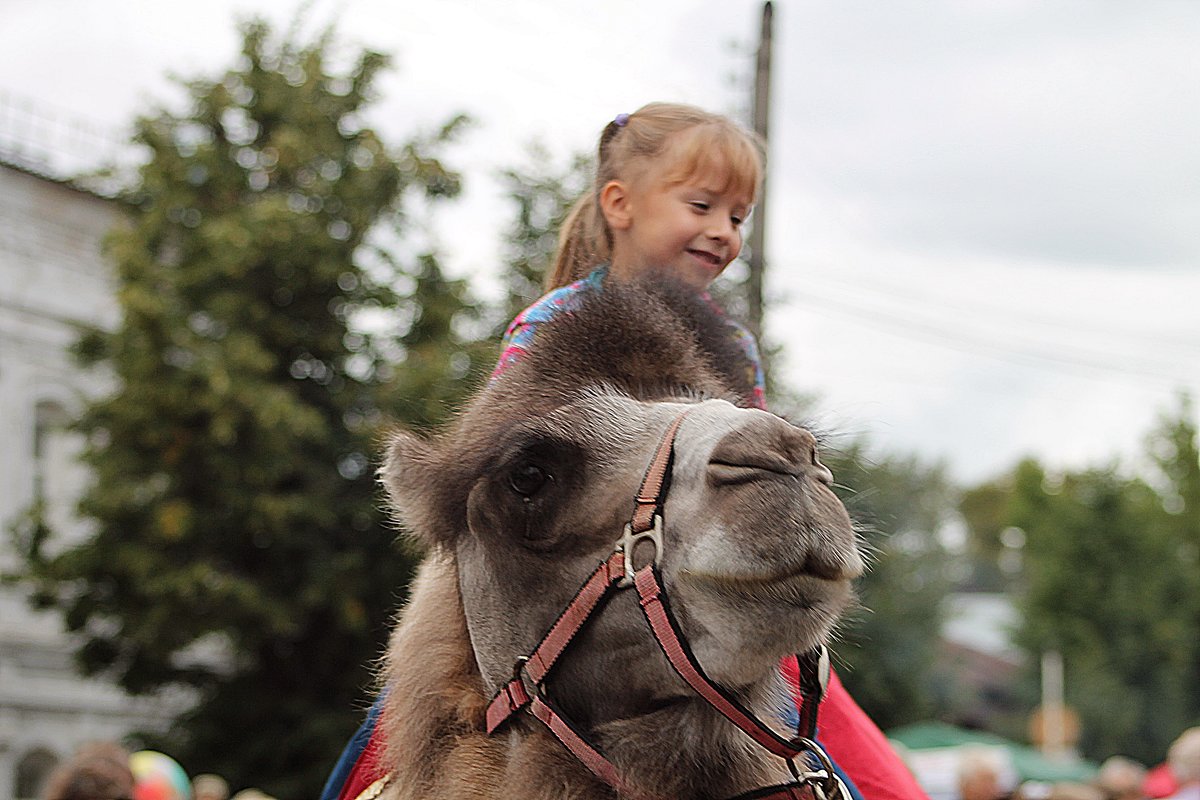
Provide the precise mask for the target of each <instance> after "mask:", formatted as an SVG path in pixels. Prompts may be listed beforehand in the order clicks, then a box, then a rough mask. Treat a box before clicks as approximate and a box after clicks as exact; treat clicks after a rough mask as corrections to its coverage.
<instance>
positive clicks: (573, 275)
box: [546, 191, 612, 291]
mask: <svg viewBox="0 0 1200 800" xmlns="http://www.w3.org/2000/svg"><path fill="white" fill-rule="evenodd" d="M610 236H611V234H610V233H609V232H608V226H607V225H606V224H605V223H604V218H603V216H602V215H601V214H600V203H599V201H597V199H596V194H595V192H594V191H590V192H588V193H586V194H585V195H584V196H583V197H581V198H579V199H578V200H576V201H575V205H574V206H572V207H571V212H570V213H569V214H567V218H566V219H565V220H563V224H562V231H561V232H560V233H559V235H558V253H557V254H556V255H555V257H554V269H552V270H551V271H550V274H549V275H547V277H546V290H547V291H551V290H553V289H558V288H561V287H563V286H566V285H568V284H571V283H574V282H575V281H577V280H580V279H581V278H585V277H587V274H588V273H589V272H591V271H592V270H593V269H595V268H596V266H598V265H599V264H603V263H604V262H606V261H608V260H609V258H610V257H611V255H612V242H611V241H610V238H609V237H610Z"/></svg>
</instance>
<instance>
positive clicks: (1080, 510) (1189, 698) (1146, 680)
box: [1009, 432, 1200, 761]
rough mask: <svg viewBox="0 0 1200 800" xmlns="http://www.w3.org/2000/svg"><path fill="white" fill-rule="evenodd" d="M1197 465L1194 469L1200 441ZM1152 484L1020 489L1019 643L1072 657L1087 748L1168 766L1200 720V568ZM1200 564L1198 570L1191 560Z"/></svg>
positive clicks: (1114, 481)
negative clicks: (1180, 736) (1171, 753)
mask: <svg viewBox="0 0 1200 800" xmlns="http://www.w3.org/2000/svg"><path fill="white" fill-rule="evenodd" d="M1192 442H1193V445H1192V448H1191V455H1190V456H1188V457H1191V458H1195V455H1194V453H1195V449H1194V432H1193V436H1192ZM1169 516H1170V515H1168V514H1167V513H1166V512H1165V511H1164V508H1163V498H1162V497H1161V496H1160V495H1158V494H1157V493H1156V492H1155V491H1154V490H1152V489H1151V488H1150V486H1149V485H1147V484H1146V483H1145V482H1144V481H1142V480H1140V479H1137V478H1128V477H1123V476H1121V475H1120V474H1119V473H1118V472H1117V470H1115V469H1111V468H1110V469H1092V470H1086V471H1081V472H1073V473H1068V474H1065V475H1062V476H1053V475H1048V474H1047V473H1046V471H1045V470H1044V469H1043V468H1042V467H1041V466H1040V465H1039V464H1037V463H1036V462H1032V461H1027V462H1023V463H1022V464H1020V465H1019V466H1018V467H1017V469H1016V471H1015V473H1014V477H1013V495H1012V504H1011V507H1010V509H1009V521H1010V523H1011V524H1013V525H1016V526H1018V527H1020V528H1021V529H1022V530H1023V531H1024V532H1025V535H1026V544H1025V548H1024V571H1023V576H1022V580H1023V583H1024V593H1023V597H1022V598H1021V610H1022V612H1023V624H1022V628H1021V631H1020V633H1019V639H1020V642H1021V644H1022V645H1023V646H1025V647H1026V648H1027V649H1028V650H1029V651H1030V653H1031V654H1032V655H1034V656H1035V658H1033V659H1031V661H1032V662H1033V663H1036V662H1037V659H1036V655H1037V654H1039V653H1041V652H1043V651H1045V650H1050V649H1053V650H1057V651H1060V652H1061V653H1062V654H1063V659H1064V663H1065V666H1066V674H1067V687H1066V700H1067V703H1068V704H1069V705H1071V706H1073V707H1074V708H1075V709H1077V711H1078V713H1079V715H1080V719H1081V722H1082V735H1081V740H1080V748H1081V750H1082V751H1083V752H1084V754H1085V755H1089V756H1091V757H1093V758H1103V757H1106V756H1108V755H1112V754H1114V753H1125V754H1128V755H1131V756H1134V757H1136V758H1140V759H1143V760H1146V761H1152V760H1155V759H1160V758H1161V756H1162V753H1163V752H1164V751H1165V749H1166V746H1167V745H1168V744H1169V742H1170V740H1171V737H1172V736H1174V735H1175V734H1176V733H1178V731H1179V730H1181V729H1182V728H1184V727H1186V726H1187V725H1188V724H1190V723H1191V722H1194V720H1195V717H1196V714H1197V712H1198V711H1200V703H1198V692H1197V689H1196V683H1195V680H1194V677H1193V676H1194V675H1195V670H1196V659H1197V655H1198V651H1197V641H1198V640H1200V629H1198V628H1197V624H1196V622H1197V620H1196V616H1195V609H1196V603H1197V594H1198V592H1200V587H1198V586H1197V581H1196V575H1197V574H1198V571H1197V564H1196V560H1195V556H1194V553H1195V551H1194V549H1191V550H1189V548H1188V547H1187V545H1186V543H1185V542H1183V541H1181V539H1180V536H1179V533H1178V530H1177V529H1176V527H1174V526H1173V525H1172V524H1171V520H1170V519H1169ZM1189 552H1190V553H1191V554H1192V555H1191V560H1190V561H1188V560H1187V559H1186V557H1185V558H1181V555H1183V556H1186V555H1187V553H1189Z"/></svg>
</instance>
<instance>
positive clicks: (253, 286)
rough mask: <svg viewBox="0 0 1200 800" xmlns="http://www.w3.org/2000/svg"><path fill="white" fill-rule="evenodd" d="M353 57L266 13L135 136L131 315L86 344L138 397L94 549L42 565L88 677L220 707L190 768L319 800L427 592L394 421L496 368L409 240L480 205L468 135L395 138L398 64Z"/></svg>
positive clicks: (95, 458)
mask: <svg viewBox="0 0 1200 800" xmlns="http://www.w3.org/2000/svg"><path fill="white" fill-rule="evenodd" d="M333 58H334V55H333V53H332V41H331V37H330V36H329V35H328V34H327V35H325V36H323V37H321V38H319V39H317V40H316V41H314V42H312V43H307V44H299V43H295V42H293V41H279V40H278V39H277V38H276V37H274V36H273V35H272V33H271V31H270V30H269V29H268V27H267V26H266V25H265V24H263V23H259V22H252V23H249V24H247V25H245V26H243V29H242V52H241V58H240V60H239V62H238V63H237V65H236V66H235V67H234V68H233V69H231V70H230V71H229V72H228V73H227V74H225V75H224V76H223V77H222V78H220V79H219V80H215V81H206V80H200V81H196V82H193V83H190V84H188V85H187V92H188V98H189V100H190V102H191V108H190V110H188V111H187V113H184V114H173V113H169V112H166V111H163V112H159V113H157V114H155V115H153V116H150V117H148V118H145V119H141V120H139V121H138V123H137V141H138V142H140V143H141V144H142V145H144V146H145V148H146V149H147V150H148V154H149V157H148V161H147V162H146V163H145V165H144V166H143V167H142V168H141V170H140V172H139V174H138V177H137V180H136V185H134V186H133V187H132V188H131V189H130V190H129V191H127V192H126V194H125V195H124V197H123V200H124V201H125V203H126V204H127V207H128V211H129V221H128V224H126V225H124V226H122V227H121V228H120V229H119V230H117V231H116V232H115V233H114V234H113V235H112V236H111V239H110V241H109V246H108V255H109V256H110V260H111V261H112V262H113V263H114V264H115V266H116V271H117V287H118V301H119V304H120V308H121V311H122V317H123V318H122V322H121V324H120V326H119V327H118V328H117V329H116V330H115V331H112V332H111V333H104V332H95V333H92V334H90V335H88V336H86V337H84V339H83V340H82V341H81V343H80V346H79V351H80V353H81V355H82V356H83V357H84V359H85V360H86V361H87V362H89V363H91V364H93V365H96V366H99V367H102V368H104V369H106V370H108V371H110V372H111V374H113V375H114V376H115V379H116V385H117V388H116V390H115V392H114V393H113V394H112V395H111V396H108V397H106V398H104V399H102V400H100V401H98V402H95V403H94V404H92V405H91V406H90V407H89V408H88V409H87V410H86V412H85V414H84V416H83V418H82V419H81V420H80V421H79V423H78V428H79V430H80V431H81V432H83V433H84V434H85V435H86V438H87V442H88V446H87V451H86V461H87V463H88V465H89V466H90V467H91V469H92V470H93V474H94V480H93V482H92V484H91V487H90V489H89V490H88V491H87V493H86V496H85V497H84V499H83V501H82V504H81V511H82V513H83V515H84V516H85V517H87V518H90V520H91V521H92V523H93V525H94V533H93V535H91V536H90V537H89V538H88V539H87V540H86V541H83V542H82V543H80V544H78V545H77V546H73V547H70V548H68V549H65V550H61V548H60V551H59V552H54V551H53V549H52V548H51V549H47V548H45V547H41V546H40V545H41V544H45V541H44V540H45V538H46V537H44V536H43V537H41V538H40V539H39V540H37V541H35V540H34V539H30V540H28V541H27V544H28V545H29V546H28V547H27V553H26V555H27V556H28V566H29V570H28V572H29V577H30V578H31V579H32V581H33V582H34V584H35V585H36V586H37V587H38V594H37V596H38V597H39V599H40V602H41V603H42V604H44V605H47V606H54V607H57V608H59V609H61V611H62V613H63V614H64V617H65V620H66V623H67V626H68V627H69V628H70V630H72V631H76V632H78V633H79V634H80V636H81V641H82V645H81V648H80V650H79V657H80V660H81V663H82V664H83V666H84V667H85V668H86V669H87V671H89V672H93V673H95V672H105V673H109V674H111V675H112V676H114V677H115V678H116V679H117V680H118V681H119V682H120V683H121V684H122V685H123V686H124V687H126V688H127V689H129V690H131V691H134V692H147V691H153V690H156V689H159V688H161V687H167V686H178V685H183V686H186V687H191V689H193V690H194V691H195V692H196V696H197V697H198V698H199V702H198V703H197V705H196V706H195V708H194V709H193V710H192V711H191V712H189V713H188V714H187V716H186V717H185V718H184V719H183V720H181V721H180V723H179V725H178V727H177V729H176V731H175V736H174V741H173V743H172V747H173V748H174V752H176V753H178V754H179V756H180V758H181V759H182V760H183V761H184V763H185V764H187V766H188V768H189V770H191V771H193V772H203V771H214V772H219V773H221V774H223V775H225V776H226V777H228V778H229V779H230V781H231V782H232V783H233V784H234V786H235V787H237V786H246V785H255V786H260V787H262V788H264V789H266V790H267V791H268V792H270V793H272V794H275V795H278V796H283V797H299V796H313V795H315V794H316V793H317V791H318V790H319V788H320V783H321V781H322V780H323V778H324V776H325V775H326V774H327V772H328V770H329V768H330V767H331V766H332V763H333V761H334V759H335V758H336V756H337V753H338V752H339V750H340V749H341V746H342V745H343V744H344V743H345V741H346V739H347V738H348V736H349V734H350V732H351V731H352V730H353V729H354V727H355V726H356V724H357V723H358V721H359V720H358V718H357V717H358V715H357V714H356V713H355V711H354V709H355V708H361V707H362V705H363V700H364V698H365V696H366V692H367V691H368V690H369V689H370V685H371V682H372V676H371V675H370V673H369V665H370V664H371V663H372V662H373V661H374V660H375V659H376V658H377V657H378V655H379V654H380V652H381V649H382V643H383V641H384V637H385V634H386V629H387V627H388V622H389V620H390V617H391V614H392V613H393V611H394V609H395V608H396V606H397V604H398V602H399V601H400V600H401V599H402V597H403V594H404V591H405V587H406V583H407V581H408V578H409V575H410V570H411V557H410V556H409V555H407V554H406V553H405V552H403V551H402V550H401V549H400V548H398V547H397V545H396V543H395V539H396V535H395V532H394V530H392V528H391V526H390V525H389V522H388V520H387V519H386V518H385V517H384V515H383V513H382V511H381V503H380V501H379V497H378V494H377V491H376V486H375V481H374V463H375V461H376V456H375V452H376V447H377V444H378V442H377V435H378V431H379V427H380V425H381V424H382V423H383V422H384V421H385V420H389V419H394V418H397V417H400V418H402V419H406V420H408V421H415V422H418V423H430V422H432V421H434V420H436V419H437V418H438V417H439V416H440V415H442V414H444V413H445V409H446V408H447V407H448V406H449V405H451V404H453V402H454V401H455V398H456V397H457V396H458V395H461V393H462V392H463V389H464V387H465V386H466V384H467V382H466V381H463V380H462V377H463V376H464V375H466V374H468V373H469V372H471V370H472V369H473V368H475V365H476V362H477V361H478V358H479V356H478V353H477V351H476V350H474V349H472V344H471V342H470V341H468V339H469V337H467V336H465V335H464V334H463V328H462V325H461V324H459V322H460V317H463V316H466V315H469V314H470V313H472V310H473V309H472V307H471V304H470V302H469V300H468V298H467V297H466V295H465V293H464V287H463V286H462V284H461V283H460V282H454V281H448V280H446V279H445V277H444V276H443V275H442V273H441V271H440V269H439V267H438V264H437V261H436V258H435V256H434V255H432V254H426V255H423V256H420V257H417V258H415V259H414V263H406V264H401V263H398V262H397V261H396V259H395V258H394V257H392V256H390V255H389V250H388V249H387V248H385V247H384V245H385V244H390V243H392V242H396V241H402V240H403V239H404V237H405V236H406V235H407V234H410V233H411V232H412V231H413V230H414V227H413V226H414V225H415V223H414V222H413V220H412V216H413V215H412V213H411V212H410V211H409V209H410V208H411V207H412V206H413V205H415V204H416V201H418V200H419V201H420V205H421V207H423V208H427V207H428V206H429V204H430V203H431V202H436V201H438V200H440V199H443V198H451V197H453V196H455V195H456V194H457V192H458V191H459V178H458V176H457V175H456V174H455V173H454V172H453V171H452V170H450V169H448V168H447V167H445V166H444V165H443V164H442V162H441V161H440V160H439V153H440V149H441V146H442V145H443V144H445V143H446V142H448V141H449V140H450V139H451V138H452V137H453V136H454V134H455V133H456V132H457V131H458V130H459V128H460V126H461V122H462V120H461V119H454V120H450V121H449V122H448V123H447V124H446V125H445V126H443V127H442V128H441V129H439V130H436V131H434V132H432V133H429V134H424V135H420V136H415V137H414V138H413V139H412V140H411V141H409V142H408V143H406V144H405V145H403V146H402V147H400V148H398V149H392V148H389V147H388V146H387V145H385V143H384V142H383V141H382V140H381V138H380V137H379V136H378V135H377V134H376V133H375V132H374V131H372V130H371V129H369V128H367V127H365V126H364V124H363V121H362V113H363V111H364V109H365V108H366V107H367V106H368V105H369V102H370V100H371V99H372V87H373V84H374V81H375V79H376V77H377V75H378V73H379V71H380V70H381V69H382V68H383V67H384V66H385V65H386V61H387V59H386V58H385V57H384V56H382V55H381V54H379V53H375V52H370V51H365V52H361V53H358V54H357V56H356V57H355V58H354V59H352V63H351V62H339V63H348V64H349V65H348V66H347V67H346V68H344V69H342V70H340V71H339V70H335V69H333V68H332V67H331V66H330V62H331V60H332V59H333ZM397 286H399V287H400V288H401V291H400V292H397V290H396V287H397Z"/></svg>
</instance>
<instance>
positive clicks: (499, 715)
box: [487, 550, 625, 733]
mask: <svg viewBox="0 0 1200 800" xmlns="http://www.w3.org/2000/svg"><path fill="white" fill-rule="evenodd" d="M624 577H625V554H624V553H622V552H621V551H620V550H618V551H616V552H614V553H613V554H612V555H610V556H609V557H608V559H607V560H605V561H603V562H601V564H600V566H598V567H596V569H595V571H594V572H592V574H591V576H590V577H589V578H588V579H587V581H585V582H584V584H583V586H582V587H580V589H579V591H578V592H576V593H575V597H574V598H572V600H571V602H570V603H568V604H567V607H566V608H565V609H563V612H562V614H560V615H559V617H558V619H557V620H555V622H554V624H553V625H551V626H550V630H549V631H547V632H546V635H545V636H543V637H542V640H541V641H540V642H538V645H537V647H535V648H534V649H533V652H531V653H530V654H529V655H528V656H526V657H525V658H523V659H521V660H518V661H517V664H516V667H515V668H514V670H513V677H512V680H510V681H509V682H508V683H506V684H505V685H504V686H502V687H501V688H500V691H499V692H497V693H496V696H495V697H493V698H492V701H491V703H490V704H489V705H488V709H487V732H488V733H491V732H492V731H494V730H496V728H498V727H500V725H501V724H503V723H504V721H505V720H506V719H508V718H509V717H510V716H512V714H513V713H515V712H517V711H519V710H520V709H522V708H524V707H525V706H526V705H528V704H529V702H530V701H531V700H532V699H533V698H532V697H531V696H530V694H529V692H528V691H526V689H525V681H524V678H523V676H524V677H528V679H529V681H530V683H532V684H533V685H534V686H539V685H540V684H541V682H542V681H543V680H545V678H546V675H547V673H549V672H550V669H551V668H552V667H553V666H554V662H556V661H557V660H558V657H559V656H561V655H562V653H563V651H564V650H566V649H567V645H569V644H570V643H571V640H572V639H574V638H575V634H577V633H579V630H580V629H581V628H582V627H583V625H584V623H585V622H587V620H588V618H589V617H591V615H592V613H593V612H594V611H595V610H596V607H597V606H598V605H600V603H601V602H602V601H603V600H604V599H605V597H607V596H608V594H609V592H611V591H612V589H613V587H615V586H616V584H617V582H618V581H619V580H622V579H623V578H624Z"/></svg>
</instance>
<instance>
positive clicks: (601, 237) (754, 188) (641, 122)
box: [546, 103, 763, 289]
mask: <svg viewBox="0 0 1200 800" xmlns="http://www.w3.org/2000/svg"><path fill="white" fill-rule="evenodd" d="M651 166H661V167H666V169H665V170H664V171H663V173H662V178H663V179H664V180H666V181H667V182H668V183H672V184H674V183H682V182H684V181H686V180H688V179H689V178H691V177H693V176H695V175H724V176H725V178H726V181H727V183H726V185H725V186H724V187H720V188H721V189H722V190H723V191H724V190H733V191H736V192H739V193H744V194H746V195H748V196H749V197H750V198H751V200H753V199H755V198H757V197H758V193H759V190H760V189H761V187H762V180H763V155H762V147H761V146H760V143H759V140H758V138H757V137H756V136H755V135H754V134H753V133H751V132H750V131H748V130H746V129H745V128H743V127H742V126H740V125H738V124H737V123H735V122H734V121H733V120H731V119H729V118H728V117H725V116H722V115H720V114H713V113H711V112H709V111H705V110H703V109H700V108H696V107H695V106H689V105H683V104H680V103H650V104H649V105H645V106H642V107H641V108H639V109H638V110H637V111H635V112H634V113H632V114H628V115H624V114H622V115H620V116H619V117H617V119H615V120H613V121H612V122H610V123H608V125H606V126H604V130H603V131H602V132H601V133H600V146H599V148H598V150H597V153H596V180H595V183H594V184H593V185H592V189H591V191H590V192H588V193H587V194H585V195H584V196H583V197H581V198H580V199H579V200H578V201H577V202H576V203H575V205H574V206H573V207H572V208H571V212H570V213H569V214H568V215H567V218H566V220H565V221H564V222H563V226H562V231H561V232H560V234H559V238H558V253H557V255H556V256H555V258H554V269H553V270H551V272H550V273H549V275H547V277H546V288H547V289H557V288H559V287H561V286H566V285H568V284H570V283H573V282H574V281H577V280H579V279H580V278H583V277H586V276H587V274H588V273H589V272H591V271H592V270H593V269H595V268H596V266H597V265H599V264H602V263H604V262H606V261H608V260H609V259H610V258H611V257H612V232H611V231H610V230H609V229H608V224H607V222H605V220H604V215H603V214H602V213H601V211H600V190H601V189H602V188H604V186H605V185H606V184H607V183H608V182H609V181H612V180H623V181H634V180H637V179H638V178H640V177H643V176H644V175H645V174H646V173H647V172H648V171H649V169H650V167H651Z"/></svg>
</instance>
